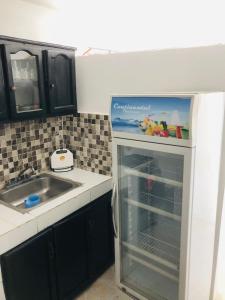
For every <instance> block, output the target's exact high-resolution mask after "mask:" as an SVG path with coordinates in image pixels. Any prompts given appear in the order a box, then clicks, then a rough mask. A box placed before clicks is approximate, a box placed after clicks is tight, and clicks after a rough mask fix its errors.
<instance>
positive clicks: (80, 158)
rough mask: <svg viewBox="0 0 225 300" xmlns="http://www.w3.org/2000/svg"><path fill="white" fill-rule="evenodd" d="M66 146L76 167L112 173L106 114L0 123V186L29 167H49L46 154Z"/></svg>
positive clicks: (109, 135) (109, 137) (106, 173)
mask: <svg viewBox="0 0 225 300" xmlns="http://www.w3.org/2000/svg"><path fill="white" fill-rule="evenodd" d="M63 146H64V147H67V148H69V149H70V150H71V151H72V152H73V153H74V157H75V166H77V167H79V168H82V169H85V170H89V171H92V172H97V173H100V174H105V175H110V174H111V132H110V126H109V121H108V116H106V115H93V114H80V115H79V116H77V117H74V116H63V117H54V118H47V119H43V120H41V119H39V120H32V121H22V122H16V123H10V124H0V186H1V185H4V183H5V182H8V181H11V180H13V179H14V178H16V177H17V176H18V174H19V172H20V171H21V170H23V169H25V168H26V167H28V166H31V165H32V166H34V168H37V169H39V170H46V169H48V168H49V157H50V155H51V153H52V152H53V151H54V150H55V149H57V148H59V147H63Z"/></svg>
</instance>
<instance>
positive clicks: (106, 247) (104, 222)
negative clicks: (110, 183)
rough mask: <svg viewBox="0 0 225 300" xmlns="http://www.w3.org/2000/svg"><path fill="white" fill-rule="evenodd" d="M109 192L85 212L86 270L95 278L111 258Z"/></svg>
mask: <svg viewBox="0 0 225 300" xmlns="http://www.w3.org/2000/svg"><path fill="white" fill-rule="evenodd" d="M110 199H111V193H108V194H106V195H104V196H102V197H100V198H99V199H98V200H97V201H96V202H95V203H94V204H93V206H92V207H90V209H89V210H88V212H87V237H88V272H89V277H90V278H91V279H95V278H96V277H97V276H98V275H99V274H100V273H102V271H104V269H105V267H106V266H107V265H108V264H109V263H110V262H111V261H112V259H113V253H114V251H113V252H112V250H113V247H112V243H111V241H112V228H111V223H112V221H111V220H112V217H111V210H110V208H111V205H110V201H109V200H110Z"/></svg>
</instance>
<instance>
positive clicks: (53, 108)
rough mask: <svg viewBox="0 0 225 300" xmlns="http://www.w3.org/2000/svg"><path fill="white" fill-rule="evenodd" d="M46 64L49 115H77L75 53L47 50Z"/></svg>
mask: <svg viewBox="0 0 225 300" xmlns="http://www.w3.org/2000/svg"><path fill="white" fill-rule="evenodd" d="M45 63H46V72H47V76H46V91H47V93H48V99H49V102H48V109H49V114H50V115H55V116H56V115H63V114H71V113H72V114H74V113H76V112H77V104H76V84H75V83H76V79H75V54H74V51H68V50H47V51H45Z"/></svg>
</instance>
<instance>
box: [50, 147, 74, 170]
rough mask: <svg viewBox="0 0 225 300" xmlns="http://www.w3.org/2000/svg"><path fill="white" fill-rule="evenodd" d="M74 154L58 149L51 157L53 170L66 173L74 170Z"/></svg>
mask: <svg viewBox="0 0 225 300" xmlns="http://www.w3.org/2000/svg"><path fill="white" fill-rule="evenodd" d="M73 164H74V163H73V153H72V152H71V151H70V150H68V149H57V150H55V151H54V152H53V153H52V155H51V169H52V170H53V171H54V172H66V171H70V170H72V169H73Z"/></svg>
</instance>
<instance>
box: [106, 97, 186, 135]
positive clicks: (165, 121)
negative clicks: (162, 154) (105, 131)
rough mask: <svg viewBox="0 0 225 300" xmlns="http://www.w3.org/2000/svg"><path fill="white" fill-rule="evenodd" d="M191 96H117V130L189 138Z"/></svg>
mask: <svg viewBox="0 0 225 300" xmlns="http://www.w3.org/2000/svg"><path fill="white" fill-rule="evenodd" d="M190 110H191V98H190V97H187V98H186V97H157V96H155V97H154V96H114V97H112V106H111V116H112V128H113V130H114V131H120V132H128V133H134V134H142V135H147V136H159V137H165V138H166V137H172V138H177V139H186V140H187V139H189V118H190Z"/></svg>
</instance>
